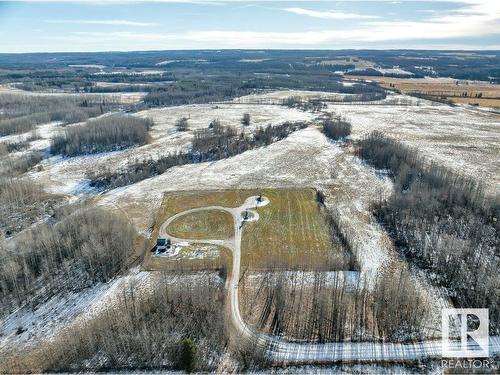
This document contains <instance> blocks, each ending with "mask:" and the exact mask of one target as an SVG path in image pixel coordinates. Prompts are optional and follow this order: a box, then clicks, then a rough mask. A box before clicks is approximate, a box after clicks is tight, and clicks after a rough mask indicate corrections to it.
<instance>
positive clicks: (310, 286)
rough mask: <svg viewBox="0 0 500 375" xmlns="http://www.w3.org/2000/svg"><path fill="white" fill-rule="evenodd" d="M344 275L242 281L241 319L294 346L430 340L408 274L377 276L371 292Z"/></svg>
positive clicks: (275, 275) (423, 308) (422, 305)
mask: <svg viewBox="0 0 500 375" xmlns="http://www.w3.org/2000/svg"><path fill="white" fill-rule="evenodd" d="M349 278H350V276H349V275H348V274H345V273H342V272H335V273H330V272H322V271H311V272H310V273H303V272H297V271H289V272H279V271H278V272H267V273H265V274H264V275H263V276H262V277H261V279H260V282H259V283H257V284H255V285H251V284H246V282H245V281H244V282H242V284H243V285H242V286H241V288H242V293H243V295H244V298H242V304H243V306H242V310H243V312H244V315H246V318H245V320H247V321H251V322H252V323H253V324H254V326H255V327H256V328H258V329H259V330H261V331H264V332H266V333H269V334H271V335H273V336H279V337H282V338H285V339H288V340H292V341H305V342H320V343H323V342H341V341H363V342H365V341H370V342H378V341H391V342H406V341H418V340H422V339H425V338H427V337H428V335H429V334H430V333H432V332H430V331H429V330H428V323H429V321H428V313H427V311H428V307H427V305H426V301H425V299H424V298H423V296H422V295H421V294H420V292H419V291H418V290H416V289H415V288H414V287H413V281H412V279H411V278H410V275H409V272H408V271H407V270H405V269H400V270H399V271H397V272H396V274H393V273H391V274H387V275H382V276H380V277H379V278H378V279H377V280H376V281H375V282H374V286H373V288H371V287H370V286H369V285H368V283H367V281H366V280H365V279H363V278H361V277H359V278H358V279H349Z"/></svg>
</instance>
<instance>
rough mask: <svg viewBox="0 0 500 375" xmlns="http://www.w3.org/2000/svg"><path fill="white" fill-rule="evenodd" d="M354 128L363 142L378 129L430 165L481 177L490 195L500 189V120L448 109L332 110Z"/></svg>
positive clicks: (367, 107)
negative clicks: (399, 141) (401, 142)
mask: <svg viewBox="0 0 500 375" xmlns="http://www.w3.org/2000/svg"><path fill="white" fill-rule="evenodd" d="M328 110H330V111H333V112H335V113H337V114H340V115H342V116H344V117H345V118H346V119H347V120H349V121H350V122H351V123H352V137H353V138H354V139H358V138H360V137H362V136H364V135H366V134H368V133H370V132H372V131H374V130H379V131H381V132H383V133H384V134H385V135H388V136H391V137H394V138H397V139H400V140H401V141H403V142H404V143H406V144H408V145H409V146H412V147H415V148H416V149H417V150H418V151H419V152H420V153H421V154H422V155H423V156H425V157H426V158H427V160H428V161H429V162H437V163H438V164H440V165H443V166H445V167H448V168H450V169H452V170H455V171H457V172H459V173H463V174H466V175H468V176H471V177H473V178H480V179H481V180H482V181H483V182H484V183H485V185H486V187H487V192H488V193H492V194H494V193H495V192H496V191H498V186H499V185H500V161H499V159H498V155H499V154H500V117H498V116H497V115H495V114H492V113H488V112H479V111H475V110H472V109H468V108H464V107H450V106H445V105H420V106H389V105H378V106H377V105H329V106H328Z"/></svg>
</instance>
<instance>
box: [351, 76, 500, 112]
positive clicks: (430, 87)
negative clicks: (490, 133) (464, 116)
mask: <svg viewBox="0 0 500 375" xmlns="http://www.w3.org/2000/svg"><path fill="white" fill-rule="evenodd" d="M349 78H350V79H358V80H370V81H374V82H378V83H379V84H380V85H381V86H382V87H384V88H389V89H390V88H396V89H398V90H400V91H401V92H402V93H404V94H407V93H419V94H427V95H433V96H438V97H446V98H447V99H450V100H452V101H453V102H454V103H466V104H467V103H479V105H480V106H491V107H500V85H497V84H489V83H470V82H467V83H464V82H463V81H453V82H439V81H437V80H435V79H427V78H417V79H407V78H391V77H372V76H349ZM456 82H458V84H457V83H456ZM391 84H392V85H393V86H392V87H391ZM464 92H467V97H463V96H462V94H463V93H464ZM479 93H482V98H475V97H474V96H475V95H476V94H479Z"/></svg>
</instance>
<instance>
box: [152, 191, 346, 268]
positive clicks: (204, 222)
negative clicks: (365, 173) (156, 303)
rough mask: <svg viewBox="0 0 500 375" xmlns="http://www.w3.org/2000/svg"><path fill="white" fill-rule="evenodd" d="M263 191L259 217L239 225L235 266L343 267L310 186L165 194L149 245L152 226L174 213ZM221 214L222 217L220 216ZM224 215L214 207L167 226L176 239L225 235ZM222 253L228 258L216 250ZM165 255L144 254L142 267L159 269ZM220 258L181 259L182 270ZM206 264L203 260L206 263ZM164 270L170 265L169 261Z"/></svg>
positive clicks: (214, 265)
mask: <svg viewBox="0 0 500 375" xmlns="http://www.w3.org/2000/svg"><path fill="white" fill-rule="evenodd" d="M258 194H263V195H264V196H266V197H267V198H269V199H270V203H269V204H268V205H267V206H264V207H260V208H258V209H257V212H258V213H259V215H260V219H259V220H258V221H256V222H248V223H245V225H244V227H243V236H242V245H241V267H242V269H251V270H268V269H321V270H340V269H347V262H348V261H349V257H350V254H346V253H345V251H344V250H342V249H341V247H340V246H339V245H338V244H336V243H335V242H334V241H333V240H332V236H331V232H330V227H329V224H328V220H327V217H326V213H325V211H324V209H323V208H322V207H321V206H320V205H319V204H318V202H317V201H316V199H315V197H316V193H315V191H314V190H313V189H262V190H227V191H203V192H199V191H190V192H172V193H166V194H165V198H164V201H163V203H162V205H161V207H160V210H159V213H158V217H157V220H156V225H155V228H154V230H153V234H152V237H151V239H152V240H151V243H150V247H152V246H154V243H155V242H156V238H157V237H158V229H159V227H160V226H161V224H162V223H163V222H165V220H167V219H168V218H169V217H171V216H173V215H175V214H176V213H179V212H182V211H185V210H188V209H191V208H197V207H205V206H212V205H219V206H225V207H237V206H239V205H241V204H242V203H243V202H244V201H245V199H246V198H248V197H249V196H252V195H258ZM226 215H227V216H226ZM230 218H231V216H230V215H229V214H226V213H223V212H219V211H207V212H200V213H193V214H191V215H187V216H186V217H183V218H179V219H178V220H179V223H176V222H177V220H176V221H174V222H173V223H172V225H174V224H175V226H174V227H171V228H169V229H167V231H168V232H169V233H171V234H175V236H177V237H185V238H198V239H200V238H207V239H213V238H227V237H230V236H231V235H230V234H229V233H230V232H231V231H232V225H231V226H230V227H231V230H230V229H229V221H228V220H230ZM221 254H223V257H224V258H226V256H230V253H229V252H228V251H222V253H221ZM170 261H171V260H170V259H168V258H158V257H152V256H151V255H148V256H147V257H146V259H145V263H144V264H145V267H146V268H153V269H157V268H163V266H162V265H163V264H168V263H169V262H170ZM221 261H222V260H221V259H219V260H218V261H213V260H212V261H209V260H206V259H189V257H184V261H183V262H184V266H183V267H184V268H189V264H191V263H192V268H193V269H195V270H198V269H202V268H204V267H207V268H218V267H221ZM207 263H208V264H207ZM167 268H169V269H170V268H172V267H171V265H170V266H169V267H167Z"/></svg>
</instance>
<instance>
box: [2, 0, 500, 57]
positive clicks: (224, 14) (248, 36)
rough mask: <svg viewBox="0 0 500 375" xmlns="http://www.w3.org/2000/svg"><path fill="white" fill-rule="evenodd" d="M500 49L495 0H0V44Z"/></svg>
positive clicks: (45, 48) (498, 1) (499, 7)
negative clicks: (50, 0) (3, 0)
mask: <svg viewBox="0 0 500 375" xmlns="http://www.w3.org/2000/svg"><path fill="white" fill-rule="evenodd" d="M222 48H258V49H260V48H308V49H315V48H318V49H325V48H326V49H340V48H379V49H383V48H425V49H500V0H483V1H480V0H477V1H475V0H465V1H456V2H455V1H453V2H452V1H218V0H213V1H201V0H200V1H194V0H193V1H188V0H186V1H181V0H179V1H170V0H156V1H140V0H108V1H105V0H101V1H100V0H92V1H84V0H80V1H72V0H59V1H52V2H46V1H40V0H25V1H7V2H1V1H0V52H56V51H61V52H65V51H131V50H166V49H222Z"/></svg>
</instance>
